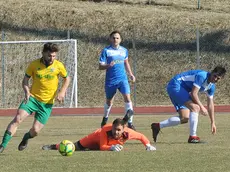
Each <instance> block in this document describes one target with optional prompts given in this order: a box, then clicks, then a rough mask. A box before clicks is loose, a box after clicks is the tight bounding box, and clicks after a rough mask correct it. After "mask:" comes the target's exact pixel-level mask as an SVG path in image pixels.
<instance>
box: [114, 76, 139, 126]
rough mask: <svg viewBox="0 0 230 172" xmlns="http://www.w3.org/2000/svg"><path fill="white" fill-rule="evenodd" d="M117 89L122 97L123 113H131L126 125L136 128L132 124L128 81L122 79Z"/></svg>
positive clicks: (131, 105)
mask: <svg viewBox="0 0 230 172" xmlns="http://www.w3.org/2000/svg"><path fill="white" fill-rule="evenodd" d="M118 89H119V91H120V92H121V94H122V96H123V99H124V103H125V114H127V112H131V113H132V115H130V118H129V120H128V127H129V128H131V129H133V130H136V129H135V127H134V125H133V104H132V101H131V97H130V85H129V83H128V80H124V81H122V82H120V83H119V87H118Z"/></svg>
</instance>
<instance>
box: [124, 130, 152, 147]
mask: <svg viewBox="0 0 230 172" xmlns="http://www.w3.org/2000/svg"><path fill="white" fill-rule="evenodd" d="M126 131H127V132H128V133H129V138H128V139H129V140H139V141H141V143H142V144H143V145H144V146H145V148H146V150H148V151H153V150H156V148H155V147H154V146H152V145H151V144H150V141H149V139H148V138H147V137H146V136H145V135H144V134H142V133H139V132H137V131H134V130H132V129H129V128H126Z"/></svg>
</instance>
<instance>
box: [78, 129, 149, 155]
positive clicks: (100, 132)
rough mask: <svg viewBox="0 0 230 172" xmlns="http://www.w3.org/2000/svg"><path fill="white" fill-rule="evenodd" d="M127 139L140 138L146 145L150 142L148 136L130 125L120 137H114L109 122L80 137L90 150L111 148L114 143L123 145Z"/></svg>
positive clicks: (84, 145)
mask: <svg viewBox="0 0 230 172" xmlns="http://www.w3.org/2000/svg"><path fill="white" fill-rule="evenodd" d="M127 140H140V141H141V142H142V143H143V144H144V145H146V144H149V143H150V141H149V140H148V139H147V137H146V136H145V135H143V134H141V133H139V132H136V131H134V130H132V129H129V128H128V127H125V128H124V133H123V134H122V136H121V137H120V138H119V139H114V138H113V135H112V124H107V125H105V126H103V127H102V128H100V129H97V130H96V131H94V132H93V133H91V134H89V135H88V136H86V137H84V138H82V139H80V144H81V145H82V146H83V147H85V148H88V149H90V150H103V151H106V150H110V147H111V146H112V145H116V144H120V145H123V144H124V143H125V142H126V141H127Z"/></svg>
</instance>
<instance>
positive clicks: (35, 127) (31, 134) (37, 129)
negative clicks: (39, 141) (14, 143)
mask: <svg viewBox="0 0 230 172" xmlns="http://www.w3.org/2000/svg"><path fill="white" fill-rule="evenodd" d="M43 127H44V124H42V123H40V122H39V121H38V120H36V119H35V120H34V123H33V126H32V128H31V129H30V130H29V131H28V132H27V133H25V134H24V136H23V138H22V141H21V143H20V144H19V145H18V150H19V151H22V150H24V149H25V148H26V147H27V145H28V140H29V139H31V138H34V137H36V136H37V135H38V133H39V132H40V131H41V129H42V128H43Z"/></svg>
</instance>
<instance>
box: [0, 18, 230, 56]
mask: <svg viewBox="0 0 230 172" xmlns="http://www.w3.org/2000/svg"><path fill="white" fill-rule="evenodd" d="M0 25H1V26H2V29H3V30H7V31H11V32H15V33H17V34H25V35H27V36H28V35H31V36H44V37H47V38H48V39H53V38H54V37H55V38H56V39H57V38H58V39H67V35H68V34H67V33H68V30H57V29H40V30H39V29H36V28H26V27H19V26H14V25H11V24H8V23H4V22H0ZM194 34H195V33H194ZM228 34H229V30H221V31H216V32H212V33H207V34H204V35H203V36H201V37H200V45H201V49H202V51H206V52H215V53H229V52H230V46H227V45H223V44H222V42H224V39H226V36H227V35H228ZM70 38H73V39H78V40H81V41H83V42H91V43H94V44H103V45H104V44H106V43H108V37H100V36H95V35H94V36H92V35H86V34H84V33H82V32H80V31H78V30H72V31H70ZM135 44H136V49H137V50H141V49H144V50H146V49H147V51H194V52H196V51H197V49H196V41H195V40H193V41H180V42H171V43H170V42H155V41H149V42H147V41H145V42H144V41H138V40H137V41H136V42H135ZM123 45H124V46H125V47H127V48H129V49H132V40H131V39H126V40H124V41H123Z"/></svg>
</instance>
